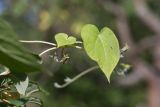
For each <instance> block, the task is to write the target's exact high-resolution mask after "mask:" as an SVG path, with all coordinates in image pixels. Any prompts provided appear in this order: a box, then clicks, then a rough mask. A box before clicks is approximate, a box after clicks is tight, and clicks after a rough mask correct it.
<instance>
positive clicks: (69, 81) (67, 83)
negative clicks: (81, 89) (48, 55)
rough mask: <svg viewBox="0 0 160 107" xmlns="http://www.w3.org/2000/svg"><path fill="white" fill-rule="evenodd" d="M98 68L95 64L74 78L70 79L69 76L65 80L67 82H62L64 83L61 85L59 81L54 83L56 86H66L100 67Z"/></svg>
mask: <svg viewBox="0 0 160 107" xmlns="http://www.w3.org/2000/svg"><path fill="white" fill-rule="evenodd" d="M98 68H99V66H93V67H91V68H89V69H87V70H85V71H83V72H81V73H80V74H78V75H77V76H75V77H74V78H72V79H69V78H68V79H67V80H66V79H65V82H66V83H64V84H62V85H59V84H58V83H57V82H55V83H54V86H55V87H56V88H65V87H66V86H68V85H70V84H71V83H73V82H74V81H76V80H77V79H79V78H81V77H82V76H84V75H85V74H87V73H89V72H91V71H93V70H95V69H98Z"/></svg>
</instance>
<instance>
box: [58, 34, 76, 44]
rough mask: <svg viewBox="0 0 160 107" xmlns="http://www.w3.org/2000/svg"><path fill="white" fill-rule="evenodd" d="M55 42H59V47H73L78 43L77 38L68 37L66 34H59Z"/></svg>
mask: <svg viewBox="0 0 160 107" xmlns="http://www.w3.org/2000/svg"><path fill="white" fill-rule="evenodd" d="M55 40H56V42H57V47H62V46H66V45H73V44H75V43H76V38H75V37H73V36H70V37H68V35H67V34H65V33H58V34H56V35H55Z"/></svg>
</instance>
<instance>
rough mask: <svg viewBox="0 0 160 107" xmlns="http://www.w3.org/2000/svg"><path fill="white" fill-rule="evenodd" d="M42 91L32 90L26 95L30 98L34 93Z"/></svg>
mask: <svg viewBox="0 0 160 107" xmlns="http://www.w3.org/2000/svg"><path fill="white" fill-rule="evenodd" d="M39 91H40V90H39V89H35V90H32V91H30V92H29V93H27V94H26V96H27V97H28V96H30V95H31V94H32V93H35V92H39Z"/></svg>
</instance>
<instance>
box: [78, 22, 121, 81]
mask: <svg viewBox="0 0 160 107" xmlns="http://www.w3.org/2000/svg"><path fill="white" fill-rule="evenodd" d="M81 36H82V39H83V42H84V48H85V50H86V52H87V54H88V56H89V57H90V58H91V59H93V60H95V61H96V62H97V63H98V65H99V66H100V68H101V69H102V71H103V72H104V74H105V75H106V77H107V78H108V81H110V75H111V73H112V72H113V69H114V68H115V66H116V65H117V63H118V61H119V59H120V49H119V43H118V40H117V38H116V36H115V35H114V33H113V32H112V31H111V30H110V29H109V28H107V27H104V28H103V29H102V30H101V31H99V30H98V28H97V27H96V26H95V25H91V24H88V25H85V26H84V27H83V29H82V31H81Z"/></svg>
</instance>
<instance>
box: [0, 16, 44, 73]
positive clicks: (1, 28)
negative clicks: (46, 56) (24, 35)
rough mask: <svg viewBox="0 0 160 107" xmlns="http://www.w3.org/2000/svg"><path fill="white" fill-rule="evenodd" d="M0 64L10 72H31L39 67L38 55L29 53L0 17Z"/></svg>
mask: <svg viewBox="0 0 160 107" xmlns="http://www.w3.org/2000/svg"><path fill="white" fill-rule="evenodd" d="M0 64H2V65H5V66H6V67H8V68H9V69H10V70H11V72H33V71H38V70H40V68H41V65H40V57H39V56H38V55H34V54H32V53H30V52H29V51H28V50H27V49H25V48H24V47H23V46H22V44H21V43H20V42H19V41H18V39H17V35H16V33H15V32H14V31H13V29H12V28H11V27H10V25H9V24H8V23H7V22H5V21H4V20H2V19H0Z"/></svg>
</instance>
